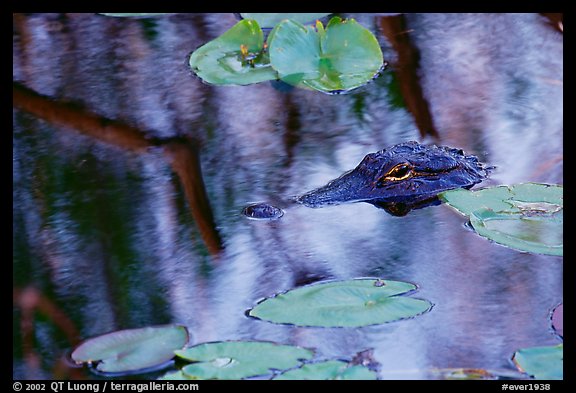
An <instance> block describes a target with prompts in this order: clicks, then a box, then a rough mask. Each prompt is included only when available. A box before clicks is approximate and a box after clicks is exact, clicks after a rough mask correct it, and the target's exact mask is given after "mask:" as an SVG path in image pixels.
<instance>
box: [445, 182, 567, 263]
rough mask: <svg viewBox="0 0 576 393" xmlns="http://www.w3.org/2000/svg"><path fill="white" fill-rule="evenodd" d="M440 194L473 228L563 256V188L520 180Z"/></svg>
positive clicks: (498, 240) (512, 243)
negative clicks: (509, 183)
mask: <svg viewBox="0 0 576 393" xmlns="http://www.w3.org/2000/svg"><path fill="white" fill-rule="evenodd" d="M439 197H440V198H441V199H442V200H443V201H444V202H446V204H448V205H449V206H452V207H453V208H455V209H457V210H458V211H460V212H461V213H463V214H465V215H468V216H469V218H470V223H471V225H472V227H473V228H474V230H475V231H476V232H477V233H478V234H479V235H481V236H484V237H487V238H488V239H491V240H493V241H495V242H496V243H499V244H502V245H505V246H508V247H512V248H514V249H517V250H520V251H527V252H531V253H537V254H547V255H563V250H564V247H563V221H564V215H563V207H564V202H563V187H562V186H559V185H549V184H538V183H521V184H516V185H512V186H498V187H490V188H484V189H480V190H477V191H469V190H464V189H458V190H450V191H445V192H443V193H440V194H439Z"/></svg>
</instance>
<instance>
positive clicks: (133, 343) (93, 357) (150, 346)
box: [71, 325, 188, 374]
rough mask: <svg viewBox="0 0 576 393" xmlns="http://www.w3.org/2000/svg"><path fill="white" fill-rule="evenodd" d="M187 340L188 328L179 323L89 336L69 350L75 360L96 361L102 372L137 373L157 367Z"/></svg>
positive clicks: (80, 361) (98, 369)
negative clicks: (71, 350)
mask: <svg viewBox="0 0 576 393" xmlns="http://www.w3.org/2000/svg"><path fill="white" fill-rule="evenodd" d="M187 342H188V330H187V329H186V327H184V326H180V325H167V326H151V327H145V328H139V329H128V330H120V331H117V332H112V333H108V334H104V335H101V336H98V337H94V338H90V339H88V340H86V341H84V342H83V343H82V344H80V345H79V346H78V347H76V349H74V351H73V352H72V355H71V357H72V359H73V360H74V361H75V362H76V363H89V364H92V363H96V370H97V371H100V372H104V373H121V374H128V373H136V372H142V370H146V369H149V368H152V367H156V366H160V365H162V364H164V363H166V362H168V361H169V360H170V359H172V358H173V357H174V351H175V350H177V349H182V348H183V347H184V346H185V345H186V343H187Z"/></svg>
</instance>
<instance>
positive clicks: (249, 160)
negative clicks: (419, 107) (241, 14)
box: [13, 14, 563, 379]
mask: <svg viewBox="0 0 576 393" xmlns="http://www.w3.org/2000/svg"><path fill="white" fill-rule="evenodd" d="M353 16H354V17H356V19H357V20H358V21H359V22H360V23H362V24H363V25H364V26H367V27H369V28H372V27H373V26H376V25H377V24H375V23H374V16H373V15H366V14H365V15H353ZM234 21H235V19H234V15H233V14H229V16H227V15H226V14H224V15H186V14H183V15H171V16H167V17H161V18H158V19H154V21H153V22H150V21H148V22H146V21H145V20H132V19H121V18H108V17H104V16H101V15H94V14H66V15H55V14H30V15H20V14H16V15H15V16H14V32H15V33H14V44H13V51H14V56H13V61H14V62H13V64H14V66H13V78H14V79H15V80H17V81H20V82H21V83H22V85H24V86H27V87H29V88H32V89H34V90H36V91H37V92H38V93H40V94H42V95H49V96H53V97H55V99H57V100H62V101H74V102H77V103H78V104H77V105H80V107H81V108H82V110H85V111H89V112H93V113H97V114H98V115H100V116H102V117H105V118H108V119H117V120H119V121H121V122H123V123H126V124H130V125H133V127H136V128H137V129H141V130H147V133H148V134H147V135H149V136H151V137H153V138H158V139H160V140H166V139H170V138H181V137H185V138H187V139H190V140H193V141H195V142H194V143H197V146H198V152H199V157H198V159H199V163H200V166H201V169H202V177H203V181H204V183H205V188H206V195H207V200H208V201H209V203H210V206H211V210H212V213H213V222H214V223H215V224H216V231H217V233H218V236H219V238H220V239H221V246H222V248H223V250H222V251H221V252H214V249H212V251H211V249H210V247H209V246H207V244H208V243H207V242H206V241H205V240H206V232H205V231H203V229H202V228H201V227H200V226H199V225H198V218H197V216H196V215H193V214H190V213H191V212H192V213H194V211H193V210H194V205H193V204H191V198H190V195H189V194H190V192H189V190H187V189H186V187H187V186H186V184H185V183H183V180H182V173H184V172H186V173H193V171H191V169H190V166H191V165H193V161H185V160H182V159H180V158H175V157H174V156H171V155H166V154H162V151H161V150H158V149H148V150H145V151H144V152H141V153H134V152H130V151H128V150H126V149H123V148H120V147H118V146H114V145H110V144H107V143H105V142H103V141H101V140H100V139H98V138H92V137H90V136H87V135H84V134H80V133H76V132H75V131H74V130H72V129H70V128H69V126H56V125H54V124H52V123H49V122H47V121H45V120H41V119H39V118H36V117H34V116H32V115H30V114H28V113H26V112H24V111H20V110H15V111H14V117H13V119H14V134H13V162H14V166H13V185H14V194H13V195H14V202H13V208H14V213H13V224H14V233H13V252H14V260H13V267H14V273H13V282H14V287H15V288H18V289H20V288H25V287H28V286H30V285H33V286H34V287H35V288H38V290H39V291H41V293H43V294H44V295H45V296H47V297H48V298H49V299H51V301H52V302H53V303H54V304H55V306H56V307H58V308H59V309H60V310H61V312H62V313H64V314H66V315H67V316H68V317H69V318H70V319H71V321H72V322H73V323H74V324H76V326H77V329H78V330H79V332H80V336H81V337H89V336H93V335H96V334H100V333H104V332H108V331H112V330H117V329H123V328H131V327H140V326H145V325H153V324H161V323H167V322H177V323H183V324H186V325H187V326H188V327H189V329H190V331H191V336H192V342H193V343H198V342H204V341H213V340H231V339H259V340H272V341H277V342H281V343H287V344H297V345H301V346H305V347H313V348H316V349H317V354H318V356H320V357H344V358H351V357H352V356H354V355H355V354H356V353H358V352H360V351H363V350H367V349H373V356H374V358H375V360H376V361H378V362H379V363H380V364H381V366H382V367H381V374H380V376H381V377H382V378H430V377H431V376H430V373H429V371H428V370H430V369H433V368H446V367H458V368H461V367H470V368H489V369H495V368H508V369H510V368H511V367H512V366H511V364H510V362H509V358H510V356H511V354H512V353H513V352H514V351H515V350H516V349H518V348H520V347H526V346H532V345H550V344H555V343H556V341H555V340H556V339H555V338H554V337H553V335H552V334H551V333H550V329H549V322H548V319H547V316H548V313H549V311H550V309H551V308H552V307H554V306H555V305H556V304H558V303H559V302H560V301H561V300H562V274H563V271H562V258H560V257H550V256H542V255H531V254H527V253H521V252H518V251H515V250H511V249H508V248H505V247H502V246H498V245H495V244H493V243H491V242H489V241H487V240H486V239H483V238H481V237H479V236H478V235H476V234H475V233H473V232H472V231H470V230H467V229H466V228H465V226H464V225H463V224H464V218H463V217H462V216H460V215H458V214H457V213H455V212H454V211H453V210H451V209H449V208H447V207H446V206H436V207H430V208H425V209H419V210H414V211H412V212H410V214H408V215H406V216H404V217H394V216H391V215H388V214H385V213H384V212H382V211H381V210H378V209H376V208H374V207H373V206H371V205H368V204H363V203H353V204H345V205H339V206H329V207H325V208H323V209H310V208H307V207H305V206H302V205H293V206H290V208H289V209H287V210H286V212H285V215H284V216H283V217H282V218H281V219H279V220H271V221H270V220H247V219H246V217H245V216H243V215H242V209H243V208H244V207H245V206H246V205H249V204H251V203H257V202H262V201H267V202H269V203H271V204H272V205H274V206H280V205H281V202H282V201H284V200H287V199H289V198H291V197H293V196H295V195H300V194H302V193H303V192H305V191H307V190H311V189H314V188H317V187H320V186H322V185H324V184H326V183H327V182H328V181H329V180H331V179H334V178H336V177H338V176H339V175H340V174H342V173H343V172H345V171H347V170H349V169H350V168H353V167H354V166H355V165H356V164H357V163H358V162H360V160H361V159H362V158H363V157H364V156H365V155H366V154H367V153H369V152H371V151H378V150H381V149H382V148H384V147H386V146H389V145H393V144H396V143H399V142H403V141H407V140H413V139H414V140H418V130H417V127H416V125H415V122H414V120H413V117H412V115H411V114H410V112H408V111H407V110H406V109H403V108H398V107H397V106H396V105H394V104H393V102H392V101H393V100H391V99H390V94H392V90H390V89H391V84H390V83H389V82H390V79H387V78H386V74H387V72H388V71H385V72H384V74H385V75H383V77H382V78H380V79H377V80H375V81H374V82H372V83H371V84H369V85H367V86H366V87H364V88H362V89H359V90H358V91H355V92H353V93H351V94H349V95H340V96H327V95H323V94H320V93H317V92H311V91H305V90H301V89H293V90H291V91H289V92H281V91H279V90H276V89H275V88H274V87H273V86H271V85H269V84H258V85H251V86H246V87H211V86H206V85H204V84H202V83H201V82H200V81H199V80H198V79H196V78H195V77H193V76H191V75H190V72H189V70H188V69H187V68H186V57H187V55H189V53H190V52H191V51H192V50H193V49H194V48H196V47H198V46H199V45H200V44H202V43H203V42H206V41H207V40H209V39H212V38H213V37H216V36H218V35H219V34H221V33H222V32H224V31H225V30H226V29H227V28H228V27H229V26H231V25H232V24H233V23H234ZM406 23H407V28H408V29H409V30H408V31H409V34H410V37H411V41H412V43H413V44H414V45H415V47H417V48H418V50H419V51H420V55H421V57H420V67H421V68H420V80H421V83H422V89H423V93H424V96H425V97H426V100H427V101H428V103H429V104H430V112H431V115H432V117H433V119H434V125H435V128H436V130H437V131H438V134H439V136H440V141H441V143H442V144H444V145H449V146H455V147H458V148H462V149H464V150H465V151H467V152H470V153H472V154H475V155H478V156H479V157H480V159H481V160H482V161H483V162H487V163H489V164H491V165H495V166H496V167H497V169H496V171H495V172H494V174H493V175H492V177H491V179H490V180H489V181H487V182H485V184H487V185H488V184H500V183H507V184H510V183H515V182H526V181H540V182H549V183H562V128H563V123H562V113H563V98H562V92H563V88H562V78H563V74H562V72H563V70H562V67H563V61H562V54H563V49H562V44H563V43H562V36H561V34H560V33H559V32H557V31H555V30H554V29H553V28H551V26H549V24H548V23H547V21H546V19H545V18H544V17H542V16H541V15H538V14H497V15H491V14H458V15H450V14H425V15H424V14H422V15H419V14H410V15H406ZM152 33H153V34H152ZM380 41H381V45H382V46H383V49H384V55H385V57H387V58H393V57H394V56H395V53H394V50H393V46H392V44H390V43H389V42H388V41H387V40H386V39H385V38H384V37H380ZM392 63H393V62H392ZM390 72H391V71H390ZM174 159H175V160H176V161H177V162H178V163H180V164H182V163H183V162H188V164H186V165H184V164H182V165H184V168H182V169H181V171H180V172H179V171H178V169H177V168H176V167H175V164H174V161H173V160H174ZM216 248H218V247H216ZM215 254H217V255H218V257H215V256H214V255H215ZM365 276H379V277H383V278H386V279H390V280H402V281H409V282H413V283H416V284H417V285H418V286H419V292H418V297H422V298H425V299H428V300H430V301H431V302H432V303H434V307H433V309H432V310H431V311H430V312H429V313H427V314H424V315H421V316H419V317H417V318H414V319H409V320H405V321H400V322H395V323H390V324H386V325H382V326H373V327H367V328H361V329H319V328H296V327H290V326H280V325H274V324H271V323H267V322H264V321H255V320H253V319H250V318H247V317H246V316H245V315H244V312H245V310H247V309H249V308H250V307H252V306H253V305H254V304H255V303H256V302H257V301H258V300H259V299H261V298H263V297H268V296H270V295H272V294H274V293H277V292H279V291H284V290H287V289H290V288H293V287H295V286H299V285H304V284H306V283H311V282H315V281H318V280H322V279H327V278H337V279H348V278H354V277H365ZM23 314H24V311H22V310H20V309H18V307H16V308H15V311H14V314H13V316H14V321H15V322H14V326H15V327H16V329H15V331H14V337H13V342H14V348H13V353H14V362H15V364H14V368H13V370H14V371H13V376H14V378H18V379H20V378H30V377H41V378H49V377H51V376H53V375H55V374H54V373H56V371H55V364H56V359H58V358H59V357H60V356H61V355H62V353H63V352H64V351H66V350H67V349H68V348H69V347H70V344H69V343H68V342H67V340H66V338H65V337H63V336H62V333H61V332H59V330H58V329H59V328H58V325H57V324H56V323H55V322H54V321H52V320H50V317H48V318H46V319H44V318H41V317H38V316H36V318H35V319H34V322H35V325H34V334H35V339H36V342H37V343H38V344H37V345H35V346H33V347H32V348H30V347H29V346H26V345H23V344H24V342H23V340H24V339H23V338H22V334H20V329H19V328H18V327H19V326H20V325H19V321H21V320H22V319H23V318H24V315H23ZM31 352H35V353H36V354H37V355H38V358H39V359H41V361H40V363H39V364H38V365H37V366H34V365H33V364H32V363H30V362H29V361H28V360H27V359H30V357H29V356H28V355H30V353H31ZM58 372H59V373H64V374H59V375H64V376H66V375H70V374H66V373H67V371H61V370H60V371H58ZM87 376H88V377H89V376H90V375H87Z"/></svg>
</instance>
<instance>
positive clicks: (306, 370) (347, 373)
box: [274, 360, 377, 380]
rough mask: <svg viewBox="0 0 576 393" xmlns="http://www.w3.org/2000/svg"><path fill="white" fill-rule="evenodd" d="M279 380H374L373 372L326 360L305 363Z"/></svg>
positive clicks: (279, 377) (279, 376)
mask: <svg viewBox="0 0 576 393" xmlns="http://www.w3.org/2000/svg"><path fill="white" fill-rule="evenodd" d="M274 379H279V380H293V379H298V380H333V379H336V380H374V379H377V375H376V373H375V372H374V371H372V370H370V369H368V368H367V367H365V366H361V365H351V364H350V363H348V362H345V361H343V360H327V361H324V362H317V363H307V364H305V365H303V366H302V367H300V368H296V369H292V370H288V371H285V372H283V373H282V374H279V375H277V376H276V377H274Z"/></svg>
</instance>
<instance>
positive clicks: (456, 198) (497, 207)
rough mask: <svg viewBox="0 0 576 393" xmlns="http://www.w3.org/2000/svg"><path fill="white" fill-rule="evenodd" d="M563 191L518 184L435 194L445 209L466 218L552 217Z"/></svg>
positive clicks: (561, 202)
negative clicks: (488, 214)
mask: <svg viewBox="0 0 576 393" xmlns="http://www.w3.org/2000/svg"><path fill="white" fill-rule="evenodd" d="M563 194H564V187H562V186H560V185H550V184H541V183H519V184H515V185H511V186H506V185H503V186H496V187H487V188H482V189H479V190H474V191H471V190H465V189H463V188H458V189H455V190H449V191H444V192H441V193H440V194H438V196H439V197H440V199H441V200H443V201H444V202H445V203H446V204H447V205H449V206H451V207H453V208H454V209H456V210H458V211H460V212H461V213H462V214H464V215H467V216H469V215H470V214H472V212H474V211H475V210H479V209H490V210H493V211H495V212H509V213H522V212H525V213H526V214H538V213H552V212H556V211H558V210H560V209H561V208H562V207H563V206H564V198H563Z"/></svg>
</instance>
